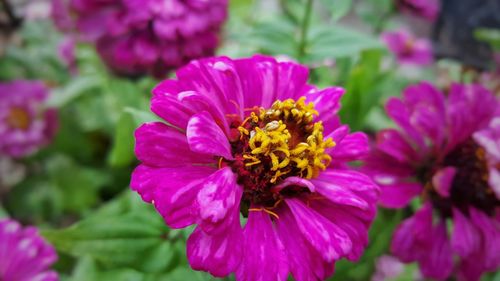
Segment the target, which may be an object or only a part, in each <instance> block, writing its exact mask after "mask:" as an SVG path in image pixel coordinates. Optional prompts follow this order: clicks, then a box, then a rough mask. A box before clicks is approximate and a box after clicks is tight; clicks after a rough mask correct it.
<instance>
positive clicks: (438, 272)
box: [420, 222, 453, 280]
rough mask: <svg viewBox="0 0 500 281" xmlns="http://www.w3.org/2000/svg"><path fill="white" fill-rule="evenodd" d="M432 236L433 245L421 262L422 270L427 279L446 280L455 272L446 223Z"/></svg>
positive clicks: (433, 231) (440, 225)
mask: <svg viewBox="0 0 500 281" xmlns="http://www.w3.org/2000/svg"><path fill="white" fill-rule="evenodd" d="M430 235H431V236H430V237H429V238H430V239H431V242H432V245H431V247H430V249H429V251H428V252H427V253H426V254H425V255H424V256H423V258H422V259H421V261H420V270H421V271H422V274H423V275H424V276H426V277H431V278H435V279H437V280H446V279H447V278H448V277H450V275H451V273H452V271H453V252H452V251H451V245H450V241H449V240H448V234H447V233H446V224H445V222H441V223H440V224H438V225H437V226H436V227H434V229H433V230H432V232H431V234H430Z"/></svg>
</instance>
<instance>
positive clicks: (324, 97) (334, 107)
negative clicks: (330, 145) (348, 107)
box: [306, 87, 345, 132]
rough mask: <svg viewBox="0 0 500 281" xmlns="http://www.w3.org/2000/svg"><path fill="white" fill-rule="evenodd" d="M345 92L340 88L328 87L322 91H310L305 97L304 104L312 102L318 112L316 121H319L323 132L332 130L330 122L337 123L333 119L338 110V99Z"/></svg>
mask: <svg viewBox="0 0 500 281" xmlns="http://www.w3.org/2000/svg"><path fill="white" fill-rule="evenodd" d="M344 93H345V90H344V89H343V88H340V87H330V88H326V89H324V90H320V91H318V90H312V91H310V92H309V93H307V95H306V102H307V103H308V102H312V103H313V104H314V108H315V109H316V110H317V111H318V114H319V115H318V118H317V121H319V120H321V121H322V122H323V126H324V127H325V130H326V131H327V132H328V131H330V130H333V129H334V127H335V126H334V125H333V126H332V124H331V123H332V122H333V123H334V124H336V123H337V120H336V119H335V118H336V117H337V112H338V111H339V110H340V98H341V97H342V96H343V95H344Z"/></svg>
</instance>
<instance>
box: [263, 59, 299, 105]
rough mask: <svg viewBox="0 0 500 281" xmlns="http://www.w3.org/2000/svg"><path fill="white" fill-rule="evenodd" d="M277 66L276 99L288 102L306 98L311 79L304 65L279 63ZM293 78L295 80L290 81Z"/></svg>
mask: <svg viewBox="0 0 500 281" xmlns="http://www.w3.org/2000/svg"><path fill="white" fill-rule="evenodd" d="M255 57H258V56H254V58H255ZM277 66H278V76H277V77H276V78H277V81H276V82H277V83H276V94H277V95H276V99H277V100H286V99H290V98H292V99H294V100H297V99H299V98H300V97H301V96H304V95H305V94H306V92H307V91H308V89H309V86H308V85H307V84H306V83H307V79H308V78H309V69H308V68H307V67H306V66H304V65H301V64H298V63H294V62H279V63H278V64H277ZM291 77H293V79H290V78H291ZM272 102H274V101H272ZM272 102H271V103H272Z"/></svg>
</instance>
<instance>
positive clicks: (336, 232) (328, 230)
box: [286, 199, 352, 262]
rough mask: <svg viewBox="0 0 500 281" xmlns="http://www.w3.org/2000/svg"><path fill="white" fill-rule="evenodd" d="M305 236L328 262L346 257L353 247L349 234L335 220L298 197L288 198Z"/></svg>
mask: <svg viewBox="0 0 500 281" xmlns="http://www.w3.org/2000/svg"><path fill="white" fill-rule="evenodd" d="M286 203H287V205H288V207H289V208H290V210H291V211H292V214H293V216H294V217H295V219H296V221H297V226H298V227H299V229H300V232H301V233H302V235H303V236H304V238H305V239H306V240H307V241H309V243H311V245H312V246H313V247H314V248H315V249H316V251H318V253H319V254H320V255H321V256H322V258H323V260H324V261H326V262H332V261H335V260H338V259H340V258H341V257H345V256H346V255H348V254H349V252H350V251H351V249H352V241H351V239H350V238H349V236H348V235H347V234H346V233H345V232H344V231H343V230H342V229H341V228H340V227H339V226H337V225H335V224H334V223H333V222H331V221H329V220H327V219H326V218H325V217H323V216H321V215H320V214H318V213H317V212H316V211H314V210H312V209H311V208H309V207H307V206H306V205H305V204H304V203H303V202H301V201H300V200H298V199H286Z"/></svg>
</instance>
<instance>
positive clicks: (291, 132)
mask: <svg viewBox="0 0 500 281" xmlns="http://www.w3.org/2000/svg"><path fill="white" fill-rule="evenodd" d="M316 115H318V112H317V111H316V110H315V109H314V104H313V103H312V102H310V103H308V104H306V103H305V97H301V98H300V99H298V100H297V101H295V100H293V99H287V100H285V101H276V102H274V103H273V105H272V106H271V108H270V109H267V110H265V109H263V108H261V109H259V112H258V113H256V112H255V111H254V112H252V113H251V114H250V116H249V117H248V118H246V119H245V120H244V121H243V123H242V125H241V126H240V127H239V128H238V130H239V131H240V133H241V138H248V147H249V149H250V151H247V152H246V153H245V154H244V156H243V157H244V159H246V160H248V162H246V163H245V166H246V167H252V166H255V165H258V164H262V163H269V165H270V166H271V167H270V170H271V171H272V172H273V173H272V177H271V179H270V182H271V183H275V182H276V181H278V180H279V179H280V178H281V177H282V176H284V175H286V174H288V173H290V172H291V171H292V170H294V171H295V172H296V173H297V174H299V175H301V176H302V177H305V178H308V179H310V178H314V177H317V176H318V175H319V172H320V171H322V170H325V169H326V167H327V166H328V165H329V164H330V162H331V157H330V156H329V155H328V154H326V153H325V151H326V149H328V148H331V147H334V146H335V142H334V141H333V140H332V139H331V138H329V139H324V136H323V130H324V129H323V124H322V122H321V121H319V122H314V123H313V119H314V116H316ZM249 122H251V123H250V125H249V124H248V123H249ZM264 159H265V160H264ZM296 169H298V171H297V170H296Z"/></svg>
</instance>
